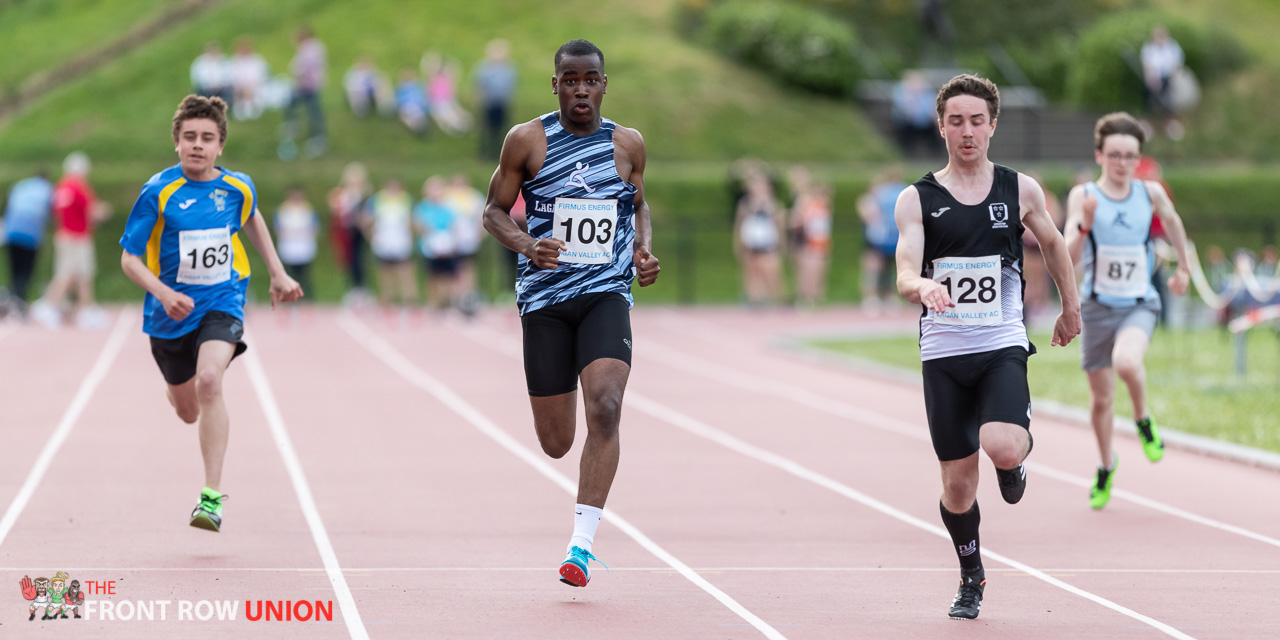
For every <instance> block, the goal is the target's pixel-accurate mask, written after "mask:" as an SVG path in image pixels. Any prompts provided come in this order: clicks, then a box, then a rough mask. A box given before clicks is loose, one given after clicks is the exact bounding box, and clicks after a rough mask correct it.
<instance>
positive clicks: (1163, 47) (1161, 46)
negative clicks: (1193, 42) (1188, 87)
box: [1142, 25, 1184, 140]
mask: <svg viewBox="0 0 1280 640" xmlns="http://www.w3.org/2000/svg"><path fill="white" fill-rule="evenodd" d="M1183 62H1184V58H1183V54H1182V47H1180V46H1178V43H1177V41H1175V40H1174V39H1173V38H1172V37H1170V36H1169V30H1168V29H1166V28H1165V27H1164V25H1156V26H1154V27H1152V28H1151V39H1150V40H1148V41H1147V42H1146V43H1144V44H1143V45H1142V79H1143V88H1144V91H1143V97H1144V98H1145V101H1146V105H1147V111H1148V113H1151V114H1153V115H1155V116H1157V117H1160V118H1165V134H1166V135H1168V136H1169V137H1170V138H1172V139H1174V140H1178V139H1181V138H1182V125H1181V124H1180V123H1178V121H1177V120H1174V118H1173V115H1174V109H1173V102H1172V99H1171V95H1170V90H1169V89H1170V84H1171V83H1172V82H1173V78H1174V76H1175V75H1176V74H1177V73H1178V72H1179V71H1180V70H1181V69H1182V65H1183Z"/></svg>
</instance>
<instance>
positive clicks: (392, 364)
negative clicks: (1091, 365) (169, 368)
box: [0, 307, 1280, 638]
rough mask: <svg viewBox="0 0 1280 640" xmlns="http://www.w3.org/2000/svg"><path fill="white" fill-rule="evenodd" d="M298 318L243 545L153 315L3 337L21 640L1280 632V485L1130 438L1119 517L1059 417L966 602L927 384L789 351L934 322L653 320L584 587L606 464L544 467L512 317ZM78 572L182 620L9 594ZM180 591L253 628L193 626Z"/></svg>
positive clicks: (253, 441) (1042, 438)
mask: <svg viewBox="0 0 1280 640" xmlns="http://www.w3.org/2000/svg"><path fill="white" fill-rule="evenodd" d="M281 318H282V316H276V317H272V316H271V315H269V314H268V313H267V312H265V311H259V312H255V313H253V314H251V317H250V321H249V323H248V325H249V328H250V335H249V341H250V344H251V348H250V351H249V354H248V355H246V356H245V357H243V358H241V359H240V360H238V361H236V362H235V363H234V364H233V365H232V367H231V369H230V370H229V372H228V375H227V377H226V382H225V387H226V388H225V393H226V397H227V402H228V405H229V408H230V413H231V416H232V437H231V444H230V448H229V452H228V456H227V465H226V470H225V473H224V482H223V490H224V492H226V493H227V494H228V495H230V496H231V498H230V499H229V500H228V502H227V506H226V522H225V525H224V528H223V531H222V533H220V534H210V533H207V532H204V531H199V530H196V529H192V528H190V527H188V526H187V525H186V515H187V513H188V512H189V510H190V508H191V507H192V505H193V504H194V498H195V497H196V495H197V493H198V491H199V488H200V483H201V481H202V473H201V468H200V457H199V450H198V446H197V440H196V434H195V427H194V426H190V425H185V424H182V423H181V422H180V421H178V419H177V418H176V417H175V416H174V415H173V412H172V410H171V409H170V407H169V406H168V403H167V402H166V401H165V399H164V394H163V386H162V383H161V379H160V376H159V372H158V371H157V370H156V367H155V365H154V363H153V361H152V360H151V356H150V353H149V349H148V345H147V341H146V338H145V336H144V335H142V334H141V332H140V327H139V323H140V318H138V315H137V310H136V309H125V310H122V311H121V313H120V316H119V321H118V324H117V325H116V327H115V328H114V329H112V330H111V331H106V332H100V333H80V332H62V333H49V332H45V331H42V330H39V329H36V328H30V327H20V328H13V327H12V326H0V365H2V366H3V371H4V372H5V373H4V379H3V384H0V407H3V409H2V411H3V414H2V415H3V420H2V421H0V429H3V430H4V431H3V433H4V440H3V441H4V443H5V446H3V447H0V504H3V505H6V507H5V509H6V510H5V512H4V515H3V518H2V519H0V567H3V568H2V569H0V574H2V575H3V579H4V580H6V581H8V583H9V584H10V587H8V589H9V591H8V593H9V596H5V597H4V598H3V602H6V603H8V605H7V607H6V608H5V609H4V611H7V612H8V613H4V614H0V637H4V638H8V637H38V636H39V635H45V634H49V633H58V632H62V633H69V632H72V631H74V633H75V637H104V638H169V637H173V636H174V635H175V634H181V636H182V637H193V638H200V637H209V638H214V637H216V638H227V637H271V638H275V637H304V636H305V637H320V638H327V637H332V638H348V637H350V638H364V637H371V638H423V637H442V638H443V637H447V638H454V637H475V638H492V637H504V638H506V637H518V638H562V637H584V636H598V637H615V638H650V637H663V638H704V637H710V638H740V637H760V636H766V637H774V638H778V637H786V638H849V637H893V638H933V637H947V638H953V637H960V638H964V637H982V638H1029V637H1034V638H1156V637H1180V638H1186V637H1194V638H1274V637H1277V635H1280V625H1278V623H1277V622H1276V618H1277V616H1276V614H1277V613H1280V611H1278V609H1280V607H1277V605H1276V604H1275V603H1274V602H1275V599H1276V596H1277V595H1280V589H1278V588H1277V585H1280V539H1277V538H1278V537H1280V502H1277V501H1276V500H1275V499H1274V496H1275V495H1277V494H1278V493H1280V474H1277V473H1274V472H1271V471H1266V470H1261V469H1257V468H1252V467H1246V466H1243V465H1237V464H1233V463H1229V462H1225V461H1222V460H1219V459H1213V458H1208V457H1204V456H1199V455H1196V454H1193V453H1190V452H1186V451H1179V450H1171V451H1170V452H1169V454H1168V455H1166V457H1165V460H1163V461H1162V462H1160V463H1159V464H1155V465H1153V464H1150V463H1147V462H1146V460H1145V459H1144V458H1143V457H1142V454H1141V451H1140V447H1139V446H1138V443H1137V442H1136V441H1135V440H1132V439H1130V438H1127V437H1125V436H1118V443H1117V446H1118V450H1119V453H1120V456H1121V459H1122V461H1123V464H1122V466H1121V469H1120V471H1119V475H1118V476H1117V485H1116V488H1117V492H1116V496H1115V497H1114V498H1113V500H1112V503H1111V504H1110V505H1109V506H1108V507H1107V509H1106V510H1104V511H1102V512H1094V511H1092V510H1090V509H1089V508H1088V505H1087V489H1086V487H1087V484H1088V482H1089V476H1090V475H1091V473H1092V467H1093V464H1094V458H1095V457H1096V453H1095V444H1094V442H1093V436H1092V433H1091V432H1090V431H1089V430H1088V429H1087V428H1086V427H1082V426H1080V425H1078V424H1072V423H1068V422H1063V421H1057V420H1054V419H1052V418H1047V417H1044V416H1039V415H1038V416H1036V418H1035V420H1034V421H1033V429H1035V431H1036V435H1037V438H1036V444H1037V446H1036V451H1035V453H1034V454H1033V456H1032V459H1031V460H1032V463H1033V464H1030V465H1029V468H1030V471H1031V473H1030V474H1029V476H1028V478H1029V480H1028V481H1029V486H1028V490H1027V495H1026V497H1025V498H1024V499H1023V501H1022V502H1021V503H1020V504H1018V505H1016V506H1010V505H1006V504H1004V503H1003V501H1001V500H1000V498H999V495H998V491H997V489H996V487H995V486H994V482H992V481H991V480H992V475H991V474H990V466H989V463H986V462H984V467H983V478H984V480H985V481H986V482H985V483H984V484H983V485H982V487H981V489H980V492H979V501H980V503H981V504H982V508H983V516H984V517H983V520H984V522H983V540H982V542H983V547H984V553H985V554H986V561H985V564H986V566H987V572H988V587H987V593H986V598H985V601H984V603H983V604H984V605H985V606H984V607H983V610H982V615H981V618H980V619H979V620H977V621H975V622H959V621H953V620H949V619H947V618H946V615H945V613H946V607H947V605H948V604H949V603H950V598H951V596H952V595H953V594H954V588H955V580H956V573H957V571H956V561H955V555H954V553H952V552H951V550H950V543H949V541H947V540H945V539H944V538H943V537H942V536H943V535H944V534H943V530H942V529H941V524H940V521H939V518H938V515H937V496H938V493H939V481H938V471H937V464H936V463H935V461H934V458H933V454H932V449H931V447H930V445H929V442H928V435H927V431H926V429H925V427H924V426H923V425H924V417H923V407H922V405H923V401H922V396H921V393H920V389H919V385H918V384H910V383H903V382H901V381H898V380H896V379H891V378H887V377H883V376H879V375H877V374H875V373H871V372H866V371H859V370H855V369H853V368H848V367H837V366H832V365H827V364H816V363H814V362H813V361H811V360H809V359H806V358H803V357H800V356H797V355H795V354H792V353H790V352H788V351H786V350H785V349H782V348H780V347H779V346H777V344H778V341H779V339H780V338H783V337H786V336H791V335H800V334H804V333H808V332H814V331H831V330H840V331H846V332H858V331H870V330H882V329H884V328H891V329H899V330H900V329H903V328H904V327H905V328H906V330H908V331H909V330H910V327H911V320H910V319H909V318H898V319H894V320H881V321H876V322H871V321H868V320H866V319H864V318H861V317H860V316H858V315H857V314H856V313H854V312H850V311H830V312H822V313H815V314H808V315H805V314H792V313H764V314H751V313H744V312H740V311H736V310H715V309H706V310H692V311H688V310H669V309H646V308H643V307H641V308H638V309H637V310H636V311H635V312H634V313H633V326H634V334H635V345H636V356H635V369H634V371H633V373H632V377H631V384H630V386H629V388H628V393H627V399H626V406H625V409H624V418H623V439H624V446H623V458H622V465H621V468H620V469H619V473H618V477H617V480H616V482H615V484H614V489H613V492H612V494H611V496H610V501H609V507H608V509H607V511H606V513H607V514H608V515H607V517H606V521H605V523H604V524H603V525H602V526H601V530H600V532H599V535H598V536H597V543H596V548H595V551H596V554H597V555H598V556H600V557H601V558H602V559H603V560H605V562H608V563H609V566H610V568H611V570H612V571H611V572H606V571H605V570H604V569H603V568H599V567H596V568H593V574H592V581H591V585H590V586H589V587H587V588H586V589H571V588H569V587H566V586H565V585H563V584H561V583H560V582H559V581H558V580H557V576H556V574H555V571H556V567H557V564H558V562H559V560H560V559H561V557H562V554H563V548H564V544H565V542H566V540H567V538H568V536H569V533H570V532H571V528H572V524H571V523H572V520H571V514H570V507H571V506H572V502H573V497H572V492H573V487H574V485H575V483H576V476H577V461H578V455H579V451H580V449H579V448H575V449H574V451H572V452H571V453H570V454H569V455H568V456H566V457H565V458H564V459H561V460H552V459H550V458H547V457H546V456H544V455H542V453H541V452H540V449H539V447H538V444H537V441H536V438H535V437H534V434H533V429H532V425H531V418H530V414H529V408H528V401H527V399H526V395H525V392H524V379H523V371H522V368H521V365H520V355H519V344H520V343H519V340H520V332H519V323H518V321H517V320H516V318H515V315H514V313H513V312H510V311H508V310H505V309H504V310H501V311H497V310H495V311H490V312H487V313H486V314H484V315H483V316H482V317H481V318H480V319H479V320H478V321H476V322H474V323H471V324H467V323H464V322H461V321H458V320H454V319H440V318H437V317H434V316H431V317H423V316H413V317H412V318H410V319H409V321H408V322H407V324H406V326H402V323H401V322H400V321H399V320H398V319H390V320H388V319H387V318H384V317H382V316H372V317H357V316H354V315H350V314H347V313H345V312H339V311H330V310H317V311H315V312H314V313H312V314H310V315H308V314H305V313H304V314H303V318H302V320H301V321H300V322H299V323H297V324H296V325H287V324H285V323H282V322H281V321H280V320H281ZM1031 366H1035V361H1034V359H1033V360H1032V365H1031ZM579 421H580V424H581V417H580V418H579ZM579 432H580V434H584V433H585V431H583V430H582V429H580V430H579ZM579 440H581V438H579ZM57 571H64V572H67V573H68V574H70V576H71V577H72V578H75V579H79V580H81V581H82V582H83V581H87V580H94V581H105V580H112V581H115V586H116V593H115V594H112V595H92V594H90V595H87V596H86V597H87V598H89V599H96V600H99V601H101V600H110V601H112V602H113V604H114V605H115V606H116V607H119V605H120V603H121V602H123V601H130V602H134V603H136V602H143V603H150V602H155V601H170V602H171V603H175V604H171V605H170V608H169V610H168V618H167V619H166V620H163V621H162V620H159V619H155V620H138V619H137V616H136V615H135V616H132V617H133V619H130V620H122V619H119V617H117V618H116V619H111V620H108V619H102V617H101V615H95V616H94V617H92V618H90V619H82V620H67V621H64V620H58V621H41V620H40V616H37V617H36V620H35V621H33V622H28V621H27V620H26V617H27V602H26V601H25V600H23V599H22V598H21V595H20V593H19V589H18V588H17V586H16V583H17V582H18V581H19V580H20V579H21V578H22V577H23V576H24V575H29V576H30V577H32V578H35V577H37V575H40V576H45V577H51V576H52V575H53V574H54V573H55V572H57ZM246 600H248V601H251V602H254V603H256V602H257V601H259V600H262V601H295V602H296V601H300V600H306V601H317V600H318V601H320V602H321V603H331V605H330V606H332V611H333V615H332V621H324V622H320V623H316V622H296V621H295V622H264V621H258V622H251V621H248V620H246V619H245V611H244V603H245V601H246ZM177 601H188V602H199V601H218V602H230V603H232V604H234V605H237V608H236V616H235V618H236V619H235V620H234V621H232V620H225V621H219V620H218V617H217V616H216V615H214V616H211V617H210V619H208V620H200V619H198V618H197V619H177V618H178V615H177V611H176V610H175V608H176V602H177ZM96 604H97V606H99V607H101V606H102V605H101V603H100V602H99V603H96ZM119 611H121V612H123V610H119ZM195 612H196V613H199V612H200V610H199V609H195ZM206 612H207V610H206ZM98 613H99V614H100V613H101V612H100V611H99V612H98ZM121 615H123V613H121ZM157 617H158V616H157ZM186 617H187V618H191V617H194V616H190V615H189V616H186ZM68 637H70V636H68Z"/></svg>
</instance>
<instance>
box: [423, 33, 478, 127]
mask: <svg viewBox="0 0 1280 640" xmlns="http://www.w3.org/2000/svg"><path fill="white" fill-rule="evenodd" d="M459 68H460V65H459V64H458V61H457V60H456V59H453V58H449V59H445V58H444V57H443V56H441V55H440V54H438V53H434V52H430V51H428V52H427V53H425V54H423V56H422V75H423V77H424V78H426V80H427V103H428V104H429V105H430V106H429V107H428V108H429V110H430V111H431V117H432V118H434V119H435V121H436V124H437V125H438V126H439V127H440V130H441V131H443V132H445V133H447V134H449V135H451V136H454V137H457V136H460V135H462V134H464V133H466V132H467V131H468V130H470V129H471V114H469V113H467V112H466V111H464V110H463V108H462V106H461V105H459V104H458V75H459V74H460V71H459Z"/></svg>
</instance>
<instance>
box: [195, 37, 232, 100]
mask: <svg viewBox="0 0 1280 640" xmlns="http://www.w3.org/2000/svg"><path fill="white" fill-rule="evenodd" d="M191 88H192V90H193V91H195V93H196V94H198V95H202V96H206V97H210V98H212V97H215V96H216V97H219V98H222V100H223V101H224V102H226V103H227V104H232V103H233V102H234V98H235V95H234V92H233V91H232V88H231V62H230V61H229V60H227V56H225V55H223V53H222V45H220V44H218V43H217V42H216V41H210V42H208V43H206V44H205V45H204V53H202V54H200V55H199V56H198V57H197V58H196V59H195V61H194V62H192V63H191Z"/></svg>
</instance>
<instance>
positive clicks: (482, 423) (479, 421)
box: [338, 313, 785, 640]
mask: <svg viewBox="0 0 1280 640" xmlns="http://www.w3.org/2000/svg"><path fill="white" fill-rule="evenodd" d="M338 326H340V327H342V329H343V330H344V331H346V332H347V334H348V335H350V336H351V338H352V339H353V340H355V342H356V343H357V344H359V345H360V346H362V347H364V348H365V349H367V350H368V351H369V352H370V353H372V354H373V355H374V356H376V357H377V358H378V359H379V360H382V362H383V363H385V364H386V365H387V366H388V367H391V369H392V370H394V371H395V372H396V373H399V374H400V375H401V376H402V377H403V378H404V379H405V380H407V381H408V382H410V383H411V384H413V385H414V386H416V387H418V388H420V389H422V390H423V391H426V392H427V393H429V394H431V395H432V396H434V397H435V398H436V400H438V401H439V402H440V403H442V404H444V405H445V406H447V407H449V408H450V409H451V410H453V411H454V412H455V413H457V414H458V415H460V416H462V417H463V418H464V419H465V420H466V421H467V422H469V423H471V426H473V427H475V428H476V429H477V430H478V431H480V432H481V433H483V434H484V435H486V436H488V437H489V438H490V439H492V440H493V441H494V442H496V443H498V445H499V446H501V447H502V448H504V449H506V450H507V451H509V452H511V453H512V454H513V455H515V456H516V457H517V458H520V459H521V460H523V461H525V462H526V463H527V464H529V466H531V467H533V468H534V469H535V470H537V471H538V473H541V474H542V475H543V476H545V477H546V478H547V479H548V480H551V482H553V483H555V484H556V486H558V487H560V488H561V489H564V490H565V491H567V492H568V493H569V494H570V495H576V494H577V492H578V486H577V484H576V483H574V482H572V481H571V480H569V478H567V477H565V476H564V475H563V474H561V473H560V472H559V471H557V470H556V469H555V468H554V467H552V466H551V465H550V464H548V463H547V462H546V461H545V460H543V459H542V457H541V456H539V455H537V454H535V453H534V452H532V451H530V450H529V449H528V448H526V447H525V446H524V445H522V444H520V443H519V441H517V440H516V439H515V438H513V437H512V436H511V435H510V434H508V433H507V432H506V431H503V430H502V429H501V428H500V427H498V425H496V424H494V423H493V422H492V421H490V420H489V418H488V417H486V416H485V415H484V414H483V413H481V412H480V411H479V410H477V409H476V408H475V407H473V406H472V405H471V404H470V403H468V402H467V401H465V400H463V399H462V397H461V396H459V395H458V394H456V393H454V391H453V390H452V389H450V388H449V387H448V386H447V385H445V384H444V383H442V382H440V381H439V380H436V379H435V378H434V377H432V376H430V375H429V374H427V373H426V372H425V371H423V370H422V369H421V368H419V367H418V366H417V365H415V364H414V363H413V362H412V361H410V360H409V359H408V358H406V357H405V356H404V355H403V354H401V353H400V352H399V351H397V350H396V349H395V348H394V347H392V346H391V345H390V344H388V343H387V342H386V341H385V340H383V339H382V338H380V337H378V336H377V335H376V334H374V333H373V331H371V330H370V329H369V327H368V326H367V325H365V323H364V322H363V321H361V320H360V319H358V318H356V317H355V316H353V315H351V314H347V313H344V314H343V315H341V316H339V318H338ZM605 519H607V520H609V521H610V522H612V523H613V524H614V526H616V527H618V528H619V529H621V530H622V532H623V533H625V534H627V535H628V536H629V537H631V539H633V540H635V541H636V542H637V543H639V544H640V546H642V547H644V548H645V550H647V551H648V552H649V553H652V554H653V555H654V556H657V558H658V559H659V560H662V561H663V562H665V563H666V564H668V565H669V566H671V568H673V569H675V570H676V571H678V572H679V573H680V575H682V576H684V577H685V578H686V579H688V580H689V581H690V582H692V583H694V584H695V585H698V586H699V587H700V588H702V590H703V591H706V592H707V593H708V594H710V595H711V596H712V597H714V598H715V599H716V600H719V601H720V603H721V604H723V605H724V606H725V607H727V608H728V609H729V610H730V611H732V612H734V613H735V614H737V615H738V617H740V618H742V619H743V620H745V621H746V622H748V623H749V624H751V626H753V627H755V628H756V630H757V631H759V632H760V633H761V634H763V635H764V636H765V637H766V638H772V639H777V640H781V639H783V638H785V636H783V635H782V634H781V633H779V632H778V631H777V630H776V629H774V628H773V627H771V626H769V624H768V623H766V622H765V621H764V620H761V619H760V618H759V617H758V616H756V615H755V614H754V613H751V612H750V611H748V610H747V609H746V607H743V606H742V605H741V604H739V603H738V602H737V601H736V600H734V599H733V598H731V597H730V596H729V595H728V594H726V593H725V592H723V591H721V590H720V589H719V588H717V587H716V586H715V585H713V584H711V583H710V582H708V581H707V580H706V579H705V578H703V577H702V576H701V575H698V573H697V572H696V571H694V570H693V569H691V568H689V566H688V565H686V564H685V563H684V562H681V561H680V559H679V558H676V557H675V556H674V555H672V554H671V553H669V552H668V551H667V550H666V549H663V548H662V547H660V546H658V544H657V543H656V542H654V541H653V540H651V539H650V538H649V537H648V536H646V535H645V534H644V533H642V532H641V531H640V530H639V529H637V528H636V527H635V526H634V525H632V524H631V523H630V522H628V521H627V520H625V519H623V517H622V516H621V515H619V514H618V512H617V511H614V510H612V509H610V510H608V511H606V512H605Z"/></svg>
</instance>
